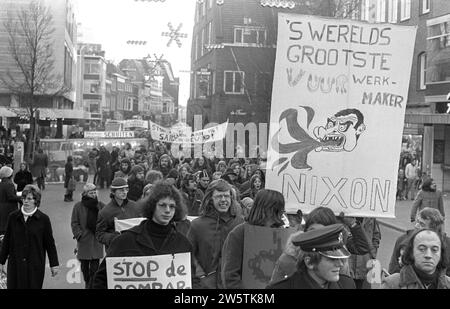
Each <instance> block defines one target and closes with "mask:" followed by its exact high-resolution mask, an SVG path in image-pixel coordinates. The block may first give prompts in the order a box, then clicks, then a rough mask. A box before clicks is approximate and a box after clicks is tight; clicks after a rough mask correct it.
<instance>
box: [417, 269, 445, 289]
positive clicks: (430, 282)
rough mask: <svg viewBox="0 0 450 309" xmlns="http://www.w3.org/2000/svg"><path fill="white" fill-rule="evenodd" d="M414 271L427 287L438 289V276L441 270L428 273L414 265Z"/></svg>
mask: <svg viewBox="0 0 450 309" xmlns="http://www.w3.org/2000/svg"><path fill="white" fill-rule="evenodd" d="M413 269H414V272H415V273H416V275H417V277H418V278H419V280H420V281H421V282H422V284H423V286H424V287H425V289H427V290H429V289H437V286H438V278H439V272H438V271H435V272H434V273H433V274H431V275H430V274H427V273H425V272H423V271H421V270H420V269H418V268H417V267H416V266H415V265H413Z"/></svg>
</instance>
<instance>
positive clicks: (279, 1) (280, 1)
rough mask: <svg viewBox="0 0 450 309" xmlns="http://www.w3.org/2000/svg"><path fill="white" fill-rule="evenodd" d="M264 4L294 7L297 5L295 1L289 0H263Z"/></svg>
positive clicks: (277, 6)
mask: <svg viewBox="0 0 450 309" xmlns="http://www.w3.org/2000/svg"><path fill="white" fill-rule="evenodd" d="M261 5H262V6H269V7H276V8H285V9H293V8H294V7H295V1H289V0H261Z"/></svg>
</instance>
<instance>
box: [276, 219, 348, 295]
mask: <svg viewBox="0 0 450 309" xmlns="http://www.w3.org/2000/svg"><path fill="white" fill-rule="evenodd" d="M343 231H344V226H343V225H342V224H333V225H329V226H325V227H322V228H319V229H316V230H312V231H309V232H305V233H301V234H299V235H298V236H296V237H295V238H294V239H293V240H292V242H293V243H294V245H296V246H299V247H300V248H301V250H302V251H303V257H302V258H301V260H300V262H299V264H298V270H297V271H296V272H295V273H294V274H293V275H291V276H290V277H287V278H286V279H284V280H281V281H279V282H276V283H274V284H271V285H269V286H267V288H268V289H355V288H356V287H355V282H354V281H353V280H352V279H351V278H350V277H348V276H346V275H342V274H339V271H340V270H341V268H342V267H343V266H344V260H345V259H347V258H349V257H350V252H348V250H347V248H346V247H345V245H344V239H343Z"/></svg>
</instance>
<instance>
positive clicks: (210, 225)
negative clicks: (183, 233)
mask: <svg viewBox="0 0 450 309" xmlns="http://www.w3.org/2000/svg"><path fill="white" fill-rule="evenodd" d="M233 194H234V193H233V190H231V185H230V184H229V183H228V182H226V181H225V180H223V179H218V180H214V181H213V182H211V183H210V184H209V186H208V188H207V189H206V192H205V197H204V198H203V200H202V204H201V206H200V217H198V218H196V219H194V220H193V221H192V222H191V228H190V230H189V232H188V235H187V236H188V239H189V240H190V241H191V243H192V246H193V260H195V263H196V264H195V265H196V278H199V279H200V286H199V287H200V288H206V289H220V288H222V287H223V284H222V281H221V278H220V273H221V270H220V267H221V258H222V246H223V243H224V241H225V239H226V238H227V236H228V234H229V233H230V231H231V230H232V229H233V228H234V227H235V226H237V225H239V224H241V223H242V222H243V221H244V220H243V217H242V209H241V207H240V206H239V205H238V204H237V203H236V202H234V200H235V199H234V197H233Z"/></svg>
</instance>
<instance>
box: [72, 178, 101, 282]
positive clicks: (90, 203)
mask: <svg viewBox="0 0 450 309" xmlns="http://www.w3.org/2000/svg"><path fill="white" fill-rule="evenodd" d="M103 207H105V204H103V203H102V202H100V201H99V200H98V199H97V187H96V186H95V185H94V184H92V183H87V184H85V185H84V187H83V193H82V194H81V201H80V202H78V203H76V204H75V205H74V206H73V211H72V219H71V226H72V234H73V238H74V239H76V241H77V248H76V249H75V250H76V255H77V259H78V260H79V261H80V263H81V272H82V273H83V278H84V281H85V287H86V288H90V286H91V282H92V279H93V277H94V274H95V272H96V271H97V269H98V266H99V264H100V259H101V258H103V244H101V243H100V242H99V241H98V240H97V238H95V230H96V224H97V218H98V212H99V211H100V210H101V209H103Z"/></svg>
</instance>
